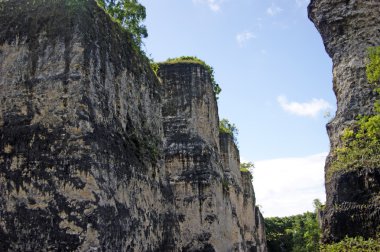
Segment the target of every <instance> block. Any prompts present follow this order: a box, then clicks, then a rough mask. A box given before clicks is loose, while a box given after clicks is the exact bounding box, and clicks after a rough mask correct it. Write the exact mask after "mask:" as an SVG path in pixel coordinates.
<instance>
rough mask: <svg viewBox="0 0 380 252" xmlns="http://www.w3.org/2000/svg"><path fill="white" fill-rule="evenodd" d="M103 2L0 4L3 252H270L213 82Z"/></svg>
mask: <svg viewBox="0 0 380 252" xmlns="http://www.w3.org/2000/svg"><path fill="white" fill-rule="evenodd" d="M130 41H131V37H130V35H129V34H128V32H126V31H124V30H123V29H121V28H120V27H119V26H118V25H117V24H115V23H113V22H112V21H111V19H110V18H109V16H108V15H106V14H105V13H104V11H103V10H102V9H101V8H99V7H98V6H97V4H96V2H95V1H93V0H80V1H78V0H52V1H45V0H36V1H27V0H18V1H12V0H9V1H1V2H0V250H1V251H196V250H203V251H266V244H265V233H264V225H263V221H262V216H261V214H260V212H259V211H258V209H257V208H256V207H255V198H254V192H253V187H252V184H251V180H250V178H249V177H247V174H240V170H239V155H238V150H237V149H236V146H235V145H234V144H233V141H232V140H231V139H227V140H226V138H228V136H223V135H221V136H219V131H218V113H217V104H216V101H215V96H214V94H213V91H212V84H211V82H210V76H209V75H208V74H207V72H206V71H205V69H204V68H203V67H202V66H200V65H173V66H163V65H162V66H161V69H160V77H161V78H162V82H160V81H159V79H158V78H157V76H156V75H155V74H154V73H153V72H152V70H151V68H150V66H149V63H148V61H147V60H146V59H145V57H144V56H142V55H141V54H140V53H139V51H138V50H136V49H135V48H134V46H133V44H132V43H130Z"/></svg>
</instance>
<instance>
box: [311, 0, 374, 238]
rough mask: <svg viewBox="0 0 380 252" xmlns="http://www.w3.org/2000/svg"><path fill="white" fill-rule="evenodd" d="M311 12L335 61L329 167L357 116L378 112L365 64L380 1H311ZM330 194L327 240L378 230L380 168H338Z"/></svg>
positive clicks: (328, 184) (325, 220)
mask: <svg viewBox="0 0 380 252" xmlns="http://www.w3.org/2000/svg"><path fill="white" fill-rule="evenodd" d="M308 11H309V18H310V19H311V20H312V21H313V22H314V24H315V26H316V28H317V29H318V31H319V32H320V34H321V36H322V39H323V42H324V45H325V48H326V51H327V53H328V54H329V56H330V57H331V58H332V60H333V84H334V92H335V94H336V97H337V112H336V116H335V118H334V119H333V120H332V121H331V122H330V123H329V124H328V125H327V130H328V134H329V137H330V142H331V152H330V155H329V157H328V159H327V162H326V168H325V170H326V172H327V171H328V169H329V167H330V165H331V161H332V157H333V151H334V149H335V148H336V147H337V146H339V142H340V140H339V139H340V135H341V134H342V132H343V130H344V129H345V128H346V127H348V126H350V125H352V123H353V122H354V120H355V118H356V117H357V115H359V114H362V115H369V114H371V113H372V112H373V110H372V109H373V103H374V101H375V99H376V97H375V94H374V92H373V91H372V88H371V86H370V85H369V84H368V83H367V79H366V73H365V65H366V63H367V48H368V47H372V46H379V45H380V2H379V1H377V0H369V1H361V0H312V1H311V3H310V5H309V8H308ZM326 193H327V202H326V210H325V212H324V218H323V231H324V234H323V235H324V241H325V242H332V241H338V240H340V239H342V238H343V237H344V236H346V235H349V236H359V235H360V236H364V237H371V236H375V233H376V232H378V231H379V230H378V229H379V225H380V210H379V209H380V201H379V195H380V170H379V169H368V168H366V167H363V168H361V169H358V170H355V171H350V172H338V173H335V174H334V175H333V176H332V178H331V179H329V178H328V180H327V182H326Z"/></svg>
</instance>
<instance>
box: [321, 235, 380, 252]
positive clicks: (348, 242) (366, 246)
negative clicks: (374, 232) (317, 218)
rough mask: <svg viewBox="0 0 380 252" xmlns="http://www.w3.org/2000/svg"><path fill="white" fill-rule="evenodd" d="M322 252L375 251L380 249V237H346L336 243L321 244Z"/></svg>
mask: <svg viewBox="0 0 380 252" xmlns="http://www.w3.org/2000/svg"><path fill="white" fill-rule="evenodd" d="M320 251H321V252H342V251H350V252H363V251H366V252H375V251H380V239H368V240H365V239H364V238H363V237H360V236H359V237H354V238H349V237H345V238H344V239H343V240H342V241H340V242H338V243H334V244H326V245H321V250H320Z"/></svg>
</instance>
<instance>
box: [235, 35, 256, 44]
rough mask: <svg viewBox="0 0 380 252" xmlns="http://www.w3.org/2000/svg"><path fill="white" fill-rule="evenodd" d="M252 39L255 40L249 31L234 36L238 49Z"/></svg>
mask: <svg viewBox="0 0 380 252" xmlns="http://www.w3.org/2000/svg"><path fill="white" fill-rule="evenodd" d="M253 38H256V36H255V35H254V34H253V33H252V32H249V31H245V32H241V33H238V34H237V35H236V41H237V43H238V44H239V46H240V47H242V46H243V45H244V44H245V43H247V42H248V41H249V40H251V39H253Z"/></svg>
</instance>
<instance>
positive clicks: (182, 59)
mask: <svg viewBox="0 0 380 252" xmlns="http://www.w3.org/2000/svg"><path fill="white" fill-rule="evenodd" d="M177 63H193V64H199V65H202V66H203V67H204V68H205V69H206V71H207V72H208V73H209V75H210V78H211V83H212V85H213V87H214V93H215V96H216V98H218V96H219V94H220V92H222V89H221V88H220V86H219V84H218V83H216V80H215V77H214V68H212V67H211V66H210V65H208V64H206V62H204V61H203V60H201V59H199V58H197V57H195V56H181V57H178V58H169V59H167V60H166V61H165V62H163V63H162V64H177Z"/></svg>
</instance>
